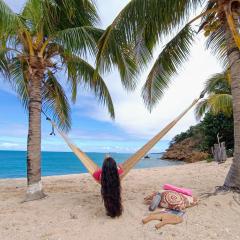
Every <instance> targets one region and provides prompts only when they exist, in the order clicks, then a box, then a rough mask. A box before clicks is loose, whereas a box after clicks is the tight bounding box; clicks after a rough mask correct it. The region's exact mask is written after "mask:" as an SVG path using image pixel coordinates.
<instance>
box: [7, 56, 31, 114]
mask: <svg viewBox="0 0 240 240" xmlns="http://www.w3.org/2000/svg"><path fill="white" fill-rule="evenodd" d="M8 67H9V76H10V78H9V81H10V84H11V86H12V88H13V90H14V91H15V92H16V93H17V94H18V98H19V99H20V101H21V103H22V105H23V107H24V108H25V109H26V110H27V109H28V101H29V92H28V88H29V87H28V84H29V79H28V74H27V63H26V62H23V61H20V60H19V59H18V58H13V59H12V60H11V61H10V62H9V66H8Z"/></svg>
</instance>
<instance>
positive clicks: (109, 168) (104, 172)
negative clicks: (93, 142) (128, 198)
mask: <svg viewBox="0 0 240 240" xmlns="http://www.w3.org/2000/svg"><path fill="white" fill-rule="evenodd" d="M122 173H123V169H122V168H121V166H119V167H118V166H117V164H116V162H115V160H114V159H113V158H111V157H108V158H106V159H105V160H104V162H103V165H102V169H99V170H98V171H96V172H95V173H94V174H93V177H94V178H95V179H96V180H97V181H99V182H101V194H102V198H103V201H104V206H105V208H106V213H107V215H108V216H110V217H112V218H114V217H119V216H121V214H122V211H123V208H122V199H121V182H120V177H119V175H121V174H122Z"/></svg>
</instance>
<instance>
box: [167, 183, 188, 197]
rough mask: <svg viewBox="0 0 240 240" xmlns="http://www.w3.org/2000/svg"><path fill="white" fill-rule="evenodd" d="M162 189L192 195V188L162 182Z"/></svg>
mask: <svg viewBox="0 0 240 240" xmlns="http://www.w3.org/2000/svg"><path fill="white" fill-rule="evenodd" d="M163 189H164V190H171V191H175V192H178V193H182V194H185V195H187V196H192V190H191V189H187V188H179V187H176V186H173V185H171V184H164V186H163Z"/></svg>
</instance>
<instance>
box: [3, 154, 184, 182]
mask: <svg viewBox="0 0 240 240" xmlns="http://www.w3.org/2000/svg"><path fill="white" fill-rule="evenodd" d="M87 154H88V155H89V156H90V158H92V159H93V160H94V161H95V162H96V163H97V164H98V165H99V166H101V165H102V161H103V159H104V156H105V154H104V153H93V152H92V153H87ZM130 155H131V154H126V153H111V156H112V157H113V158H114V159H115V160H116V161H117V162H118V163H120V162H123V161H125V160H126V159H127V158H128V157H129V156H130ZM149 156H150V158H148V159H142V160H141V161H140V162H139V163H138V164H137V165H136V167H135V168H150V167H164V166H169V165H176V164H181V163H180V162H176V161H166V160H161V159H160V157H161V154H150V155H149ZM86 172H87V170H86V169H85V167H84V166H83V165H82V163H81V162H80V161H79V160H78V158H77V157H76V156H75V155H74V154H73V153H71V152H42V175H43V176H52V175H65V174H79V173H86ZM25 176H26V152H24V151H0V178H21V177H25Z"/></svg>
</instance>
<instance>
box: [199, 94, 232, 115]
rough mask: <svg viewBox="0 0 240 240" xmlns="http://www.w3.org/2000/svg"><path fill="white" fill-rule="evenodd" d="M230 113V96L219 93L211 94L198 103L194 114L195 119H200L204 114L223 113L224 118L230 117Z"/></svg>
mask: <svg viewBox="0 0 240 240" xmlns="http://www.w3.org/2000/svg"><path fill="white" fill-rule="evenodd" d="M232 111H233V109H232V95H230V94H224V93H220V94H212V95H210V96H208V98H207V99H204V100H203V101H201V102H199V103H198V105H197V107H196V109H195V114H196V116H197V118H201V117H202V116H203V115H204V114H205V113H206V112H211V113H212V114H214V115H217V114H220V113H223V114H224V115H225V116H231V115H232Z"/></svg>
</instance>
